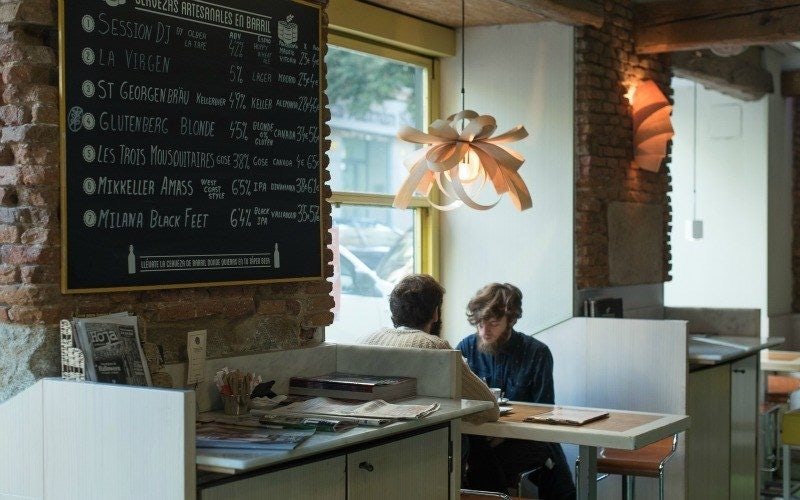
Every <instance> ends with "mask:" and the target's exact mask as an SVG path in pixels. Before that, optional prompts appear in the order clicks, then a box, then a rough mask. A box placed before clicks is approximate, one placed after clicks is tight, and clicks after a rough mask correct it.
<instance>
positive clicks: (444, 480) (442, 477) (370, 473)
mask: <svg viewBox="0 0 800 500" xmlns="http://www.w3.org/2000/svg"><path fill="white" fill-rule="evenodd" d="M449 450H450V430H449V427H441V428H438V429H435V430H432V431H428V432H423V433H421V434H416V435H412V436H410V437H406V438H402V439H398V440H394V441H389V442H387V443H385V444H379V445H377V446H370V447H365V448H358V449H355V450H354V451H350V452H349V453H348V452H345V453H346V454H342V455H340V456H336V457H333V458H329V459H326V460H321V461H316V462H311V463H306V464H302V465H298V466H295V467H290V468H286V469H282V470H278V471H275V472H267V473H265V474H260V475H256V476H251V477H243V478H241V479H236V476H232V477H231V478H228V479H225V480H222V481H221V482H220V483H219V484H213V483H212V484H210V485H207V486H204V487H201V489H200V492H199V498H200V499H201V500H269V499H286V498H302V499H303V500H306V499H308V500H345V499H347V500H373V499H381V500H395V499H396V500H406V499H411V498H413V499H416V500H426V499H431V500H440V499H443V498H448V492H449V485H450V465H449V457H450V452H449Z"/></svg>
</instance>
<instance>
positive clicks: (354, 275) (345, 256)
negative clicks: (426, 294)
mask: <svg viewBox="0 0 800 500" xmlns="http://www.w3.org/2000/svg"><path fill="white" fill-rule="evenodd" d="M338 276H339V279H340V283H341V294H340V296H339V308H338V311H337V312H336V317H335V318H334V321H333V324H332V325H330V326H328V327H327V328H326V329H325V337H326V339H328V340H330V341H332V342H337V343H342V344H354V343H357V342H358V340H359V339H361V338H362V337H365V336H367V335H369V334H370V333H372V332H374V331H376V330H378V329H379V328H382V327H384V326H391V325H392V321H391V313H390V312H389V294H390V293H391V291H392V288H393V286H394V285H393V284H392V283H389V282H388V281H386V280H384V279H381V278H380V277H379V276H378V275H377V274H376V273H375V271H373V270H372V269H370V268H369V266H367V265H366V264H365V263H364V262H362V261H361V259H359V258H358V257H356V255H355V254H354V253H353V252H351V251H350V250H349V249H348V248H347V247H346V246H344V245H340V246H339V264H338Z"/></svg>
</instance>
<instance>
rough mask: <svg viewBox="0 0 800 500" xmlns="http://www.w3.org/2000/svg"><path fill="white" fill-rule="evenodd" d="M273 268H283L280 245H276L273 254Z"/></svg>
mask: <svg viewBox="0 0 800 500" xmlns="http://www.w3.org/2000/svg"><path fill="white" fill-rule="evenodd" d="M272 266H273V267H274V268H275V269H278V268H279V267H281V253H280V252H279V251H278V244H277V243H275V251H274V252H272Z"/></svg>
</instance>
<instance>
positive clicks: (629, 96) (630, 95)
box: [625, 84, 636, 104]
mask: <svg viewBox="0 0 800 500" xmlns="http://www.w3.org/2000/svg"><path fill="white" fill-rule="evenodd" d="M635 95H636V84H631V86H630V87H628V91H627V92H625V99H627V100H628V102H629V103H631V104H633V97H634V96H635Z"/></svg>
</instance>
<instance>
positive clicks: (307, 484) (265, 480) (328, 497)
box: [200, 457, 347, 500]
mask: <svg viewBox="0 0 800 500" xmlns="http://www.w3.org/2000/svg"><path fill="white" fill-rule="evenodd" d="M346 464H347V461H346V460H345V457H334V458H330V459H328V460H320V461H319V462H312V463H310V464H305V465H298V466H296V467H291V468H288V469H283V470H279V471H276V472H270V473H268V474H262V475H260V476H255V477H251V478H247V479H241V480H237V481H231V482H228V483H223V484H220V485H218V486H212V487H209V488H205V489H203V490H201V491H200V499H201V500H233V499H236V500H267V499H272V498H274V499H285V498H302V499H304V500H345V498H346V490H345V475H346V470H345V466H346Z"/></svg>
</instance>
